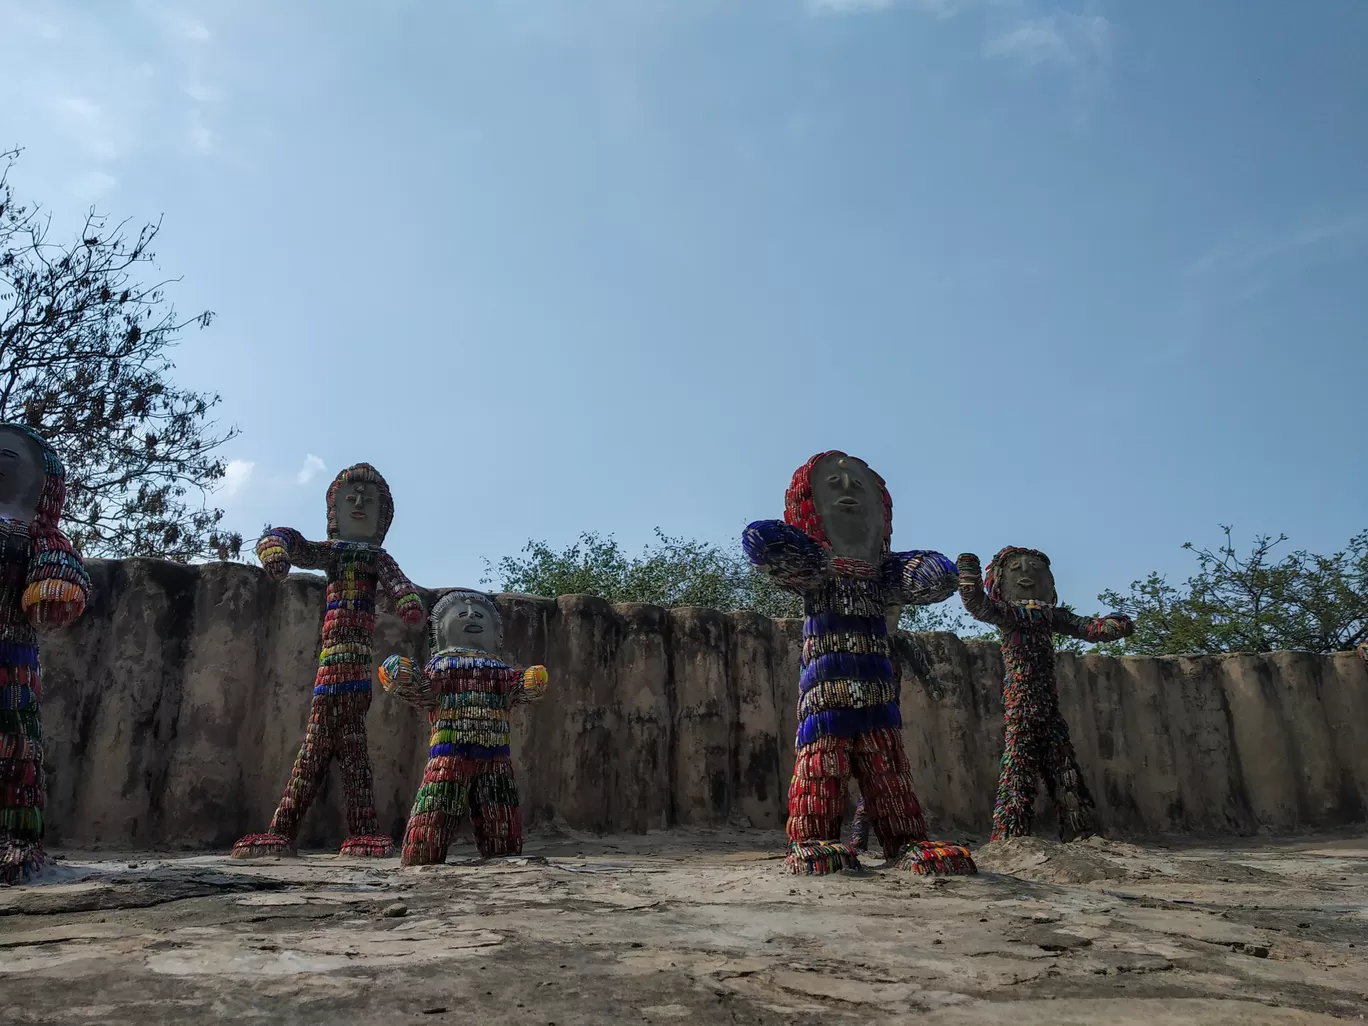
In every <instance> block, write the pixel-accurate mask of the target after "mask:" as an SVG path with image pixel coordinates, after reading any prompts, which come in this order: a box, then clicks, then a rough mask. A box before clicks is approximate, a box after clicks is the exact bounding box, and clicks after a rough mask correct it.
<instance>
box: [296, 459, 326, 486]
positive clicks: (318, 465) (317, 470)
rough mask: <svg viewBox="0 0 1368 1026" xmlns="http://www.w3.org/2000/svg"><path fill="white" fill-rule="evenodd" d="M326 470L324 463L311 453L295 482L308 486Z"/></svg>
mask: <svg viewBox="0 0 1368 1026" xmlns="http://www.w3.org/2000/svg"><path fill="white" fill-rule="evenodd" d="M325 469H326V468H325V467H324V466H323V461H322V460H320V459H319V458H318V457H317V456H315V455H314V454H313V453H309V454H308V455H307V456H305V457H304V466H302V467H301V468H300V469H299V474H298V475H297V476H296V477H295V480H296V481H298V482H299V483H300V484H302V485H305V484H308V483H309V482H310V481H312V480H313V479H314V478H315V477H317V476H318V475H319V474H321V473H322V472H323V471H324V470H325Z"/></svg>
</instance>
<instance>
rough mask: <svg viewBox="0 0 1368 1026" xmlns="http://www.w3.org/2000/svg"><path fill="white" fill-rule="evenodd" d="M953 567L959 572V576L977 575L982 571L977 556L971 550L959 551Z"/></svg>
mask: <svg viewBox="0 0 1368 1026" xmlns="http://www.w3.org/2000/svg"><path fill="white" fill-rule="evenodd" d="M955 569H956V570H958V571H959V572H960V576H961V577H966V576H967V577H979V576H981V575H982V572H983V566H982V565H981V564H980V563H979V558H978V556H976V555H974V554H973V553H972V552H961V553H960V554H959V556H958V557H957V558H956V559H955Z"/></svg>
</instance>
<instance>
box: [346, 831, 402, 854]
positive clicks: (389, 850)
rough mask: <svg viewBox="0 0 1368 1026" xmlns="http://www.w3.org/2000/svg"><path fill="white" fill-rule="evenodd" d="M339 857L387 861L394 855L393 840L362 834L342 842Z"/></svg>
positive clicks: (377, 835)
mask: <svg viewBox="0 0 1368 1026" xmlns="http://www.w3.org/2000/svg"><path fill="white" fill-rule="evenodd" d="M339 854H341V855H347V856H349V857H351V858H357V859H388V858H392V857H393V855H394V838H392V837H387V836H385V835H384V834H362V835H361V836H360V837H348V838H347V839H346V840H345V841H343V842H342V850H341V852H339Z"/></svg>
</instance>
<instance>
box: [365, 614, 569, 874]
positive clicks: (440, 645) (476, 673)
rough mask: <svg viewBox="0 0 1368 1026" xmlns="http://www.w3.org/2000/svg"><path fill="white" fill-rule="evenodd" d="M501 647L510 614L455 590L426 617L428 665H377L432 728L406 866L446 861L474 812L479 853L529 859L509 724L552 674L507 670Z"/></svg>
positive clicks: (538, 669)
mask: <svg viewBox="0 0 1368 1026" xmlns="http://www.w3.org/2000/svg"><path fill="white" fill-rule="evenodd" d="M502 649H503V617H502V616H501V615H500V614H499V607H498V606H496V605H495V604H494V599H493V597H492V596H490V595H487V594H485V593H484V592H482V591H472V590H469V589H466V588H457V589H455V590H454V591H449V592H447V593H446V594H445V595H443V596H442V597H441V598H440V599H438V600H437V602H435V603H434V604H433V607H432V612H431V614H429V616H428V651H429V658H428V661H427V664H426V665H425V666H423V667H421V668H420V667H417V666H415V665H414V663H413V660H411V659H408V658H407V657H405V656H399V655H392V656H390V657H389V658H388V659H386V660H385V661H384V662H383V663H381V664H380V686H381V687H383V688H384V689H385V690H386V691H387V692H389V693H390V694H392V695H394V696H396V697H397V698H402V699H403V700H404V701H406V702H408V703H410V704H411V705H415V706H417V707H418V708H419V709H421V710H423V711H424V712H426V713H427V715H428V720H429V722H430V723H431V724H432V738H431V740H430V742H429V747H428V763H427V768H426V769H425V770H424V771H423V783H422V784H421V785H420V786H419V788H418V794H417V796H416V797H415V798H414V799H413V809H412V811H410V812H409V820H408V828H407V830H406V831H405V832H404V847H403V853H402V855H401V857H400V863H401V865H405V866H426V865H437V864H440V863H442V862H445V861H446V857H447V850H448V849H449V848H450V847H451V840H452V838H453V837H454V836H455V833H456V830H457V828H458V827H459V826H460V824H461V820H462V818H463V817H464V816H465V814H466V812H467V811H469V813H470V823H471V827H472V828H473V830H474V832H475V844H476V847H477V848H478V849H479V852H480V855H481V856H483V857H484V858H491V857H494V856H499V855H520V854H522V845H523V830H522V805H521V803H520V801H519V800H518V784H517V781H516V780H515V779H514V777H513V756H512V752H511V750H510V748H509V734H510V717H511V714H512V712H513V709H514V707H515V706H517V705H521V704H525V703H532V702H538V701H540V700H541V699H542V698H543V697H544V696H545V694H546V684H547V674H546V667H544V666H529V667H528V668H527V669H525V670H520V669H517V668H516V667H513V666H509V665H508V664H507V663H504V662H502V661H501V660H500V659H499V658H498V654H499V653H500V652H501V651H502Z"/></svg>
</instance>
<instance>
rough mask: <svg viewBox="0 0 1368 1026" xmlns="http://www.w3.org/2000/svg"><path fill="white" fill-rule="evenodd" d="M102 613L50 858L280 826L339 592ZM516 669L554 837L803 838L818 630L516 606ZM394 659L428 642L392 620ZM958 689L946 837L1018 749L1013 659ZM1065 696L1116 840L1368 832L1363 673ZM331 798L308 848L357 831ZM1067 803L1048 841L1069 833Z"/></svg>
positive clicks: (72, 676)
mask: <svg viewBox="0 0 1368 1026" xmlns="http://www.w3.org/2000/svg"><path fill="white" fill-rule="evenodd" d="M90 569H91V574H92V578H93V580H94V591H93V595H92V601H91V605H90V608H89V609H88V611H87V613H86V615H85V616H84V617H83V618H82V619H81V620H80V621H79V622H78V624H77V625H76V626H74V627H73V628H70V629H68V630H66V631H63V632H60V633H56V634H53V635H49V636H48V637H46V638H45V639H44V648H43V654H42V658H43V665H44V681H45V690H46V693H47V698H46V702H45V720H46V723H47V730H48V733H49V737H50V743H49V749H48V752H49V754H48V772H49V789H50V797H49V812H48V819H49V823H50V841H51V843H53V844H59V845H67V846H93V845H136V846H157V845H169V846H190V847H202V846H203V847H222V846H226V845H228V844H231V843H232V841H233V840H234V839H236V838H237V837H238V836H240V835H241V834H243V833H246V832H248V831H250V830H259V829H264V828H265V826H266V824H267V822H268V820H269V818H270V815H271V811H272V810H273V808H274V807H275V803H276V800H277V798H278V797H279V794H280V791H281V789H282V788H283V786H284V784H285V780H286V778H287V776H288V774H289V771H290V766H291V763H292V762H293V759H294V756H295V752H296V750H297V748H298V745H299V741H300V739H301V738H302V736H303V729H304V723H305V721H306V719H307V714H308V706H309V695H310V689H311V685H312V682H313V674H314V668H315V664H316V660H317V655H318V635H319V628H320V625H321V623H322V618H323V590H324V584H323V581H322V579H321V578H320V577H317V576H314V575H292V576H291V577H290V578H289V579H288V580H286V581H284V582H283V583H275V582H272V581H270V580H269V579H268V578H267V577H266V576H265V574H264V573H262V572H261V571H260V570H258V569H256V568H253V567H246V566H237V565H218V564H215V565H207V566H202V567H182V566H176V565H173V564H169V563H163V562H158V561H154V560H128V561H123V562H102V561H92V562H91V565H90ZM500 604H501V606H502V607H503V609H504V611H505V619H506V634H507V639H508V648H509V653H510V655H511V657H512V658H513V659H515V660H517V661H518V662H520V663H522V664H530V663H544V664H546V666H547V667H548V668H549V670H550V672H551V688H550V691H549V693H548V696H547V699H546V701H545V702H544V703H542V704H541V705H539V706H536V707H534V708H532V709H530V710H524V711H523V712H520V713H519V716H518V720H517V725H516V729H515V737H514V755H515V759H516V762H517V765H518V772H519V774H520V778H521V781H522V786H523V802H524V808H525V810H526V813H527V815H528V817H529V819H530V820H531V821H532V822H533V823H536V822H547V821H554V820H557V819H558V820H560V821H562V822H564V823H565V824H567V825H568V826H570V827H573V828H576V829H582V830H590V831H627V832H643V831H646V830H651V829H657V828H661V827H667V826H672V825H681V826H706V825H716V824H722V823H725V822H728V821H729V820H732V821H741V820H749V821H750V823H751V824H753V825H755V826H768V827H781V826H782V825H783V821H784V810H785V801H786V791H787V783H788V776H789V772H790V769H791V766H792V762H793V741H792V738H793V731H794V703H795V701H796V694H797V680H798V656H799V642H800V633H801V631H800V624H799V623H798V622H797V621H770V620H767V619H765V618H763V617H759V616H756V615H754V614H750V613H731V614H723V613H718V612H716V611H713V610H706V609H676V610H664V609H660V608H657V607H654V606H644V605H624V606H618V607H616V608H614V607H612V606H609V605H608V604H607V603H605V602H602V601H600V600H598V599H593V598H588V597H584V596H570V597H564V598H561V599H559V600H556V601H552V600H548V599H537V598H531V597H526V596H503V597H502V598H501V599H500ZM376 633H377V638H376V641H377V644H376V650H377V654H378V656H380V657H383V656H384V655H387V654H389V653H390V652H401V653H405V654H408V655H411V656H414V657H415V658H417V657H421V655H422V632H421V630H420V629H419V628H409V627H406V626H405V625H404V624H402V623H401V622H400V621H399V620H398V619H397V618H395V617H394V616H392V615H389V614H384V613H382V615H381V616H380V618H379V623H378V627H377V632H376ZM924 640H925V641H926V643H927V645H928V647H929V649H930V650H931V652H932V654H933V656H934V660H935V674H936V677H937V679H938V680H939V681H940V682H941V683H942V685H943V686H944V694H943V696H942V697H940V698H939V699H936V698H933V697H931V696H930V695H929V694H928V693H927V691H926V690H925V689H924V688H923V687H922V686H921V685H920V684H919V683H918V682H917V681H916V680H915V678H909V679H908V681H907V682H906V683H905V685H904V691H903V715H904V719H905V721H906V724H907V726H906V738H907V745H908V751H909V754H910V756H911V759H912V763H913V767H914V773H915V779H916V783H917V788H918V791H919V793H920V795H921V798H922V801H923V804H924V805H925V806H926V810H927V813H928V815H929V817H930V820H931V823H932V826H933V831H935V832H938V833H940V834H942V835H946V836H949V835H956V834H960V833H971V834H974V833H977V834H982V833H985V832H986V828H987V824H988V821H989V817H990V815H991V811H992V805H993V795H994V789H995V782H996V775H997V760H998V757H999V754H1000V752H1001V724H1000V719H1001V715H1002V699H1001V689H1000V680H1001V673H1002V663H1001V659H1000V658H999V656H998V653H997V649H996V648H995V647H993V646H990V645H986V644H982V643H970V644H965V643H964V642H961V641H960V640H959V639H957V638H955V637H953V636H951V635H946V634H935V635H926V636H924ZM1060 678H1061V680H1060V690H1061V695H1062V701H1063V705H1064V710H1065V714H1066V716H1067V717H1068V719H1069V722H1070V724H1071V725H1072V728H1073V734H1074V738H1075V744H1076V746H1077V748H1078V752H1079V756H1080V758H1081V760H1082V763H1083V766H1084V768H1085V771H1086V773H1087V775H1088V778H1089V783H1090V785H1091V786H1092V788H1093V790H1094V792H1095V793H1096V795H1097V797H1098V800H1099V806H1100V812H1101V816H1102V819H1103V822H1104V824H1105V826H1106V827H1107V828H1108V829H1109V830H1111V831H1114V832H1117V833H1124V834H1145V833H1151V834H1152V833H1167V832H1201V833H1206V832H1233V833H1249V832H1253V831H1255V830H1258V829H1260V828H1267V829H1271V830H1275V831H1290V830H1297V829H1301V828H1309V827H1330V826H1336V825H1342V824H1348V823H1359V822H1362V821H1364V820H1365V818H1368V812H1366V811H1365V807H1366V806H1368V673H1366V672H1365V669H1364V666H1363V665H1362V663H1361V662H1360V661H1359V660H1358V658H1357V657H1356V656H1354V655H1353V654H1348V653H1346V654H1343V655H1337V656H1332V657H1317V656H1308V655H1299V654H1294V653H1277V654H1274V655H1270V656H1225V657H1192V658H1165V659H1141V658H1128V659H1112V658H1107V657H1102V656H1084V657H1075V656H1068V655H1064V656H1061V657H1060ZM369 728H370V747H371V754H372V759H373V763H374V767H375V781H376V801H377V807H378V811H379V814H380V821H381V824H382V827H383V828H384V829H387V830H390V831H391V832H392V833H394V834H395V835H396V836H398V835H399V833H400V832H401V830H402V827H403V823H404V819H405V817H406V814H407V810H408V804H409V801H410V800H411V798H412V795H413V792H414V790H415V789H416V787H417V783H418V780H419V779H420V777H421V773H422V767H423V763H424V759H425V747H426V741H427V725H426V721H425V720H424V719H423V718H422V717H421V716H420V715H419V714H418V713H416V712H415V710H413V709H412V708H411V707H409V706H406V705H404V704H403V703H401V702H398V701H396V700H393V699H391V698H390V697H389V696H388V695H386V694H385V693H384V692H383V691H381V690H380V688H379V686H378V684H377V686H376V688H375V697H374V704H373V705H372V707H371V712H370V719H369ZM340 791H341V788H340V786H339V782H338V781H337V779H336V778H335V777H332V778H330V780H329V783H328V785H327V786H326V787H325V790H324V793H323V796H322V799H321V800H320V801H319V803H318V804H317V805H316V806H315V808H314V809H313V810H312V811H311V812H310V814H309V816H308V818H307V820H306V823H305V827H304V831H303V833H302V835H301V843H302V844H304V845H306V846H312V845H335V844H337V843H338V842H339V841H340V840H341V838H342V836H343V834H344V824H343V818H342V812H341V803H340V798H341V795H340ZM1046 804H1047V803H1046V802H1045V801H1044V796H1043V795H1042V797H1041V801H1040V803H1039V807H1040V809H1041V811H1042V819H1041V829H1042V830H1045V829H1050V828H1051V826H1052V816H1051V815H1050V813H1049V812H1048V810H1047V809H1046Z"/></svg>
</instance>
